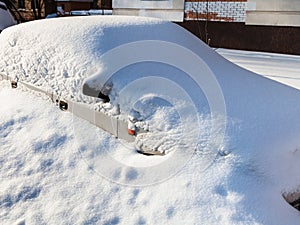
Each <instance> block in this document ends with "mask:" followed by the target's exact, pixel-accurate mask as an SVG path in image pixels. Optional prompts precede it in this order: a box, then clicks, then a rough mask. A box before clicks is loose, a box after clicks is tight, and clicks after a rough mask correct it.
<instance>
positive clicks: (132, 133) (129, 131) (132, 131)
mask: <svg viewBox="0 0 300 225" xmlns="http://www.w3.org/2000/svg"><path fill="white" fill-rule="evenodd" d="M127 131H128V134H130V135H135V130H131V129H128V130H127Z"/></svg>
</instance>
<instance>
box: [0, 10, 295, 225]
mask: <svg viewBox="0 0 300 225" xmlns="http://www.w3.org/2000/svg"><path fill="white" fill-rule="evenodd" d="M79 23H80V24H83V25H82V26H81V27H78V24H79ZM27 29H29V30H31V32H30V33H24V32H23V30H27ZM158 42H160V43H167V45H160V44H159V45H148V47H149V46H152V48H145V45H142V47H141V48H135V49H131V51H125V52H122V54H120V56H124V54H125V53H127V55H126V54H125V56H126V57H121V58H118V55H115V56H116V58H111V60H107V59H108V58H106V56H109V54H110V53H114V51H115V50H116V49H120V48H122V47H124V46H125V47H127V46H131V44H139V43H151V44H153V43H154V44H155V43H158ZM0 43H1V47H0V49H1V51H0V58H1V61H0V70H1V71H2V72H5V73H6V74H8V75H10V76H11V77H13V78H14V79H16V80H23V81H26V82H30V83H32V84H34V85H37V86H40V87H43V88H49V89H52V90H54V91H55V92H56V93H58V94H60V95H61V96H65V97H66V98H72V99H74V100H76V101H80V102H85V103H87V104H95V103H96V106H99V110H107V111H108V113H109V111H110V108H112V107H113V106H114V105H115V104H119V105H120V109H121V113H123V114H125V115H128V114H134V117H135V118H137V119H138V117H139V116H141V117H142V119H143V122H147V123H146V124H144V123H143V124H141V126H146V125H147V126H149V130H150V131H151V132H150V134H151V135H150V136H147V135H143V136H142V137H141V139H140V140H141V141H142V143H143V144H145V145H151V146H154V147H155V148H156V147H157V148H159V147H160V148H162V151H163V150H166V149H173V150H174V151H173V152H174V154H170V155H167V157H166V158H164V159H162V158H157V157H154V158H150V159H149V157H146V158H145V157H143V156H139V155H137V154H135V153H134V152H132V151H130V150H128V149H126V143H120V142H118V141H117V140H114V139H113V138H111V137H109V136H107V135H106V134H105V133H103V132H101V131H100V130H98V129H96V128H93V127H92V126H91V125H90V124H86V123H85V122H84V121H82V120H80V119H76V118H74V121H73V122H72V125H73V130H72V131H70V128H69V122H68V123H64V122H63V121H61V122H60V123H58V122H57V123H54V122H53V121H55V119H56V118H57V117H56V116H57V115H56V113H54V115H53V116H49V120H52V123H53V124H55V126H53V127H51V125H49V123H50V121H48V122H47V125H41V126H42V127H43V128H44V129H46V130H47V128H45V127H48V126H50V127H51V128H49V129H51V131H49V132H46V134H45V136H42V137H38V135H37V134H36V133H38V132H37V130H39V129H38V128H33V129H34V130H35V132H34V135H33V136H34V137H31V136H30V134H27V138H28V141H26V150H27V151H28V154H29V155H30V156H31V157H30V159H29V161H32V160H34V162H33V165H36V166H38V165H39V162H37V161H39V160H38V158H37V157H41V158H42V159H44V160H46V158H45V157H46V155H47V158H48V160H49V157H50V161H43V162H44V163H43V165H44V166H42V165H41V166H40V167H39V168H46V170H44V169H36V170H33V171H31V173H29V172H28V171H29V170H30V168H29V167H30V166H27V167H26V171H27V172H28V173H26V174H28V176H29V177H31V176H32V177H35V178H37V179H41V180H42V183H40V182H32V183H31V184H32V185H30V186H29V188H28V185H27V186H26V187H27V188H26V187H19V188H18V193H25V194H23V195H22V194H18V193H11V192H12V191H11V190H12V189H11V188H12V187H14V186H15V185H16V184H15V183H14V182H13V181H12V180H10V181H9V185H8V186H5V188H3V189H4V194H3V195H2V197H1V203H2V205H1V207H2V208H4V209H5V219H6V221H11V218H16V217H17V215H18V214H22V215H24V214H25V213H24V212H25V211H26V209H27V207H28V204H27V203H28V200H32V201H33V203H34V207H35V210H34V213H33V214H34V215H32V216H31V215H28V214H26V215H28V217H29V219H27V220H29V221H31V222H33V223H40V222H41V221H44V220H50V221H53V222H54V223H55V222H58V221H60V220H64V221H66V223H68V222H69V223H74V221H80V222H78V223H86V224H93V223H106V222H107V224H109V223H111V224H119V223H123V224H126V223H127V224H128V223H131V224H132V223H136V224H145V223H150V224H158V223H161V224H162V223H170V224H176V223H178V221H181V222H182V221H185V222H186V223H188V224H199V221H200V223H202V221H203V223H204V224H219V223H220V221H221V223H223V224H274V223H280V224H297V223H298V221H299V213H298V212H297V211H296V210H295V209H293V208H292V207H291V206H290V205H288V203H286V202H285V200H284V199H283V197H282V193H284V192H286V191H291V190H295V189H297V188H298V187H299V184H300V180H299V176H298V171H299V167H300V156H299V151H298V146H299V144H300V143H299V140H300V117H299V112H300V105H299V104H298V103H299V101H300V92H299V91H298V90H296V89H293V88H291V87H288V86H285V85H283V84H280V83H277V82H275V81H272V80H269V79H266V78H264V77H261V76H259V75H257V74H254V73H252V72H250V71H247V70H245V69H242V68H241V67H238V66H236V65H234V64H232V63H231V62H229V61H227V60H226V59H224V58H223V57H221V56H220V55H218V54H217V53H216V52H215V51H213V50H212V49H210V48H209V47H207V46H206V45H205V44H204V43H202V42H201V41H199V40H198V39H197V38H196V37H194V36H193V35H191V34H190V33H188V32H187V31H185V30H184V29H183V28H181V27H179V26H177V25H175V24H172V23H170V22H165V21H161V20H157V19H149V18H136V17H105V16H104V17H84V18H81V17H76V18H62V19H50V20H46V21H35V22H32V23H26V24H22V25H18V26H15V27H11V28H9V29H6V30H4V31H3V33H2V34H1V35H0ZM146 46H147V45H146ZM157 46H158V47H157ZM166 46H168V51H165V50H166V48H165V47H166ZM170 46H171V48H169V47H170ZM174 46H175V47H174ZM173 47H174V48H173ZM178 48H181V49H183V51H179V52H174V51H173V50H174V49H178ZM141 50H142V51H141ZM146 50H147V51H146ZM170 53H172V54H170ZM148 54H150V56H151V57H152V58H151V57H149V55H148ZM155 54H157V55H155ZM141 55H142V56H145V57H146V58H143V60H142V61H137V62H135V63H134V62H132V61H130V62H129V63H127V61H126V60H128V59H132V58H134V57H136V56H141ZM154 56H156V58H153V57H154ZM147 57H148V58H147ZM161 57H164V58H163V60H161ZM103 59H105V60H103ZM158 59H159V60H158ZM194 59H197V60H198V63H196V64H195V63H194V62H196V61H193V60H194ZM137 60H138V59H137ZM168 60H169V61H168ZM172 60H173V61H172ZM189 61H190V62H191V63H190V64H189ZM173 62H176V63H178V64H173ZM192 62H193V63H192ZM115 63H123V64H122V66H121V68H118V67H113V65H115ZM181 63H182V64H181ZM187 65H189V67H188V66H187ZM111 68H113V69H116V68H117V70H115V71H113V73H112V76H110V77H109V79H108V80H105V82H104V83H102V81H101V75H103V74H107V71H109V70H111ZM183 68H184V70H186V71H184V70H183ZM108 74H109V73H108ZM191 74H192V75H191ZM194 74H195V75H194ZM208 78H212V80H211V79H208ZM207 79H208V80H207ZM91 81H93V82H91ZM98 81H99V82H98ZM106 81H109V82H111V83H112V84H113V85H112V89H111V91H110V92H109V95H110V99H111V103H110V104H102V103H101V101H98V100H95V98H93V97H91V96H86V95H83V94H82V86H83V85H84V83H85V82H86V83H87V84H88V85H89V87H91V88H92V89H93V90H97V91H100V90H101V89H102V87H103V85H104V86H105V83H106ZM206 81H208V82H206ZM125 87H126V89H124V88H125ZM129 87H130V88H129ZM4 90H5V91H2V92H1V95H2V96H3V97H2V98H1V99H2V100H3V99H4V97H5V96H6V92H8V93H9V91H7V89H5V88H4ZM220 93H221V96H220V95H219V94H220ZM185 96H186V97H185ZM19 97H20V96H18V97H17V96H16V98H18V99H19V100H18V101H19V102H23V101H26V102H27V100H25V99H26V98H25V96H22V97H20V98H19ZM29 98H31V97H29ZM33 101H34V100H28V102H33ZM2 104H3V105H7V108H9V109H11V107H14V105H13V103H10V104H7V103H6V102H5V101H4V102H3V103H2ZM29 104H30V103H29ZM39 104H42V103H40V101H39ZM24 107H25V106H24ZM17 108H18V111H17V112H16V115H15V116H14V115H13V118H11V116H10V115H7V114H5V116H3V121H6V123H5V124H4V125H3V126H2V128H1V129H2V130H3V131H5V132H6V134H5V135H3V137H2V138H1V140H3V143H6V144H5V146H7V145H11V144H13V141H12V139H13V136H14V132H13V131H11V129H12V130H14V129H17V127H20V129H24V128H25V127H26V126H27V125H28V124H27V122H26V121H31V119H30V118H31V117H30V118H28V117H26V115H25V117H24V118H27V119H24V118H23V117H21V116H24V115H23V113H22V112H20V109H19V107H17ZM38 109H39V108H34V111H37V112H41V113H42V111H40V110H38ZM45 109H47V110H49V111H47V115H51V114H52V109H50V108H47V107H45ZM224 109H225V110H224ZM29 111H30V109H29ZM6 112H7V111H6ZM8 114H9V113H8ZM34 115H36V116H35V117H37V118H39V119H42V116H37V114H36V113H35V114H34ZM137 115H138V116H137ZM58 117H59V116H58ZM66 117H68V116H66ZM22 118H23V119H22ZM32 120H34V119H32ZM68 120H70V117H68ZM24 121H25V122H24ZM139 122H141V121H137V123H139ZM30 124H31V125H32V126H33V127H34V124H35V122H33V121H32V122H30ZM50 124H51V123H50ZM31 125H30V126H31ZM57 126H58V127H59V129H58V128H57ZM181 127H184V129H181ZM224 128H226V129H224ZM18 129H19V128H18ZM25 129H26V128H25ZM183 131H184V132H183ZM24 132H25V131H23V133H24ZM56 133H59V135H58V136H57V135H56ZM18 137H19V136H18ZM181 139H184V140H183V141H181ZM178 140H180V141H179V142H178ZM70 142H76V144H75V149H76V150H75V152H76V155H75V156H72V152H73V151H72V150H71V149H73V147H74V146H73V145H71V144H70ZM158 142H161V143H160V144H159V145H158V146H155V144H156V143H158ZM43 143H47V144H45V145H44V144H43ZM124 145H125V147H124ZM13 146H15V145H13ZM195 149H196V151H195ZM52 150H55V151H52ZM57 150H59V151H57ZM4 151H5V152H9V148H8V147H5V148H4ZM4 151H2V152H1V154H2V155H1V157H2V159H3V160H4V157H5V154H4ZM49 151H50V153H49ZM64 151H66V152H64ZM14 152H15V153H10V154H16V155H17V156H15V157H14V158H13V160H16V159H18V160H20V159H19V157H20V154H21V152H22V149H21V148H20V146H15V147H14ZM57 152H59V153H57ZM182 152H183V153H188V154H190V153H193V157H191V158H190V157H189V158H188V159H189V160H187V159H185V158H182V157H181V156H183V157H184V155H182ZM175 153H178V154H175ZM194 153H195V154H194ZM60 154H62V156H61V157H62V159H59V155H60ZM63 154H67V156H66V157H69V159H70V160H71V158H72V160H73V161H72V160H71V161H72V162H73V163H72V162H70V161H69V160H68V159H66V158H64V157H65V156H63ZM80 154H81V157H83V158H84V160H85V161H86V162H87V165H88V166H87V167H86V168H85V167H84V166H83V164H82V163H81V162H80V160H79V158H80V156H77V155H80ZM108 156H109V157H110V158H113V159H114V164H108V163H107V162H108V161H107V160H109V157H108ZM74 157H75V158H74ZM51 159H52V161H51ZM54 159H55V160H54ZM103 159H104V160H103ZM21 161H22V160H21ZM4 162H5V163H4V164H5V168H7V170H8V171H10V172H11V173H12V174H14V175H16V174H19V172H17V171H14V169H13V166H12V165H11V164H10V162H7V160H4ZM99 162H101V163H99ZM109 162H112V161H109ZM115 162H119V163H115ZM187 162H188V164H187ZM22 163H24V164H26V165H27V162H26V161H24V160H23V161H22ZM22 163H21V164H22ZM47 165H48V166H47ZM52 165H53V166H52ZM24 168H25V167H24ZM20 170H21V171H23V170H22V166H20ZM60 170H61V171H64V173H63V174H61V173H60V172H59V171H60ZM79 170H80V171H79ZM179 171H181V173H178V172H179ZM69 172H70V173H69ZM1 174H3V176H4V177H5V178H6V179H9V174H7V173H6V172H4V171H3V172H1ZM41 174H42V175H43V174H47V175H49V176H50V178H49V179H46V178H45V179H44V178H42V175H41ZM97 174H100V175H102V176H103V174H104V177H105V178H108V179H109V180H112V181H114V182H116V183H122V184H126V185H128V186H134V187H135V188H136V189H134V190H131V189H130V188H129V187H123V186H121V187H120V186H118V185H116V184H113V183H107V182H106V181H104V180H103V179H102V178H99V177H98V176H96V175H97ZM77 175H78V176H79V177H78V179H79V181H78V182H77V181H76V179H77V178H76V176H77ZM65 177H67V178H68V179H69V181H70V183H68V184H66V183H65V182H64V179H65ZM97 177H98V178H99V181H98V180H97ZM170 177H172V179H169V180H166V179H167V178H170ZM287 177H288V178H287ZM162 178H163V179H162ZM19 179H20V180H21V181H23V182H24V183H26V181H25V180H23V178H22V176H20V177H19ZM53 180H55V181H56V182H57V183H58V185H50V186H51V187H52V188H53V190H52V191H50V193H49V194H48V195H47V193H48V191H49V190H50V189H51V188H49V187H48V186H47V185H49V182H51V181H53ZM158 181H164V182H162V183H161V184H156V185H154V186H150V187H144V188H142V187H140V186H141V185H144V184H151V183H157V182H158ZM43 182H45V183H46V184H44V183H43ZM29 183H30V182H29ZM102 185H103V186H102ZM58 186H61V188H63V189H65V190H70V192H69V193H73V194H74V197H73V196H72V194H69V193H66V192H64V191H65V190H61V189H60V188H59V187H58ZM57 189H60V190H61V192H59V194H58V195H59V196H62V195H65V196H66V197H67V199H68V202H67V203H66V202H63V201H62V200H61V199H60V198H59V196H56V193H57V192H56V190H57ZM77 189H80V190H84V189H86V190H87V193H88V194H87V195H88V196H87V197H86V199H85V197H84V195H82V193H77ZM99 190H100V191H99ZM67 192H68V191H67ZM97 193H100V195H97ZM49 195H50V196H56V198H54V199H53V201H54V202H55V203H56V204H61V205H62V207H61V208H57V209H52V210H51V212H52V213H53V214H55V216H54V217H52V216H51V215H49V214H48V213H46V208H47V206H41V204H42V202H41V201H42V199H48V200H49V202H51V201H52V199H51V198H49ZM129 195H130V196H132V198H131V200H126V201H125V200H123V198H122V197H124V196H126V197H128V196H129ZM18 196H21V197H18ZM26 196H27V197H26ZM28 196H29V197H28ZM31 197H32V198H31ZM94 197H95V198H96V202H95V200H94ZM126 197H125V198H126ZM8 199H12V200H10V201H9V200H8ZM76 199H77V200H78V199H80V200H79V201H83V202H85V204H86V205H85V210H84V212H81V210H80V209H79V207H77V206H76V203H78V201H77V200H76ZM162 199H163V200H162ZM120 202H121V203H120ZM102 203H103V204H104V205H105V206H106V209H103V208H101V204H102ZM127 203H128V204H127ZM11 207H15V208H14V209H13V210H12V211H10V209H11ZM40 207H41V208H40ZM39 208H40V209H39ZM128 211H135V212H136V213H137V214H138V215H134V216H133V217H132V218H129V216H128ZM149 211H151V213H149ZM144 212H148V213H146V215H145V213H144ZM162 212H164V213H162ZM66 214H67V215H70V217H69V218H66V217H65V216H64V215H66ZM77 214H78V215H77ZM90 214H92V215H90ZM38 215H40V216H41V217H43V218H44V220H42V219H41V220H38V219H36V218H37V217H38ZM8 223H9V222H8Z"/></svg>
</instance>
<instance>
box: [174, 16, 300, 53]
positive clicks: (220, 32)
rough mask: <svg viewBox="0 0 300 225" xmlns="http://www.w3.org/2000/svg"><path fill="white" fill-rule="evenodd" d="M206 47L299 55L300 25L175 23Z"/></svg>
mask: <svg viewBox="0 0 300 225" xmlns="http://www.w3.org/2000/svg"><path fill="white" fill-rule="evenodd" d="M178 24H179V25H180V26H182V27H184V28H186V29H187V30H189V31H191V32H192V33H194V34H195V35H196V36H198V37H199V38H200V39H202V40H203V41H204V42H205V41H206V32H205V30H207V36H208V39H210V46H212V47H215V48H230V49H242V50H251V51H265V52H277V53H285V54H295V55H300V42H299V41H297V40H299V37H300V27H287V26H260V25H246V24H245V23H236V22H231V23H224V22H217V21H208V22H207V23H206V21H195V20H188V21H184V22H183V23H178Z"/></svg>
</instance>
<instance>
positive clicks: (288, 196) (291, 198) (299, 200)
mask: <svg viewBox="0 0 300 225" xmlns="http://www.w3.org/2000/svg"><path fill="white" fill-rule="evenodd" d="M282 197H283V198H284V199H285V200H286V201H287V203H289V204H290V205H291V206H293V207H294V208H295V209H297V210H298V211H300V191H297V192H290V193H283V194H282Z"/></svg>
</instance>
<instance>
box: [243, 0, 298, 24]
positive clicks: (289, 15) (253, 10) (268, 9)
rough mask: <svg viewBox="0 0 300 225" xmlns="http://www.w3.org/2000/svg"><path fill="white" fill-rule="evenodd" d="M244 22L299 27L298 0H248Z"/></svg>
mask: <svg viewBox="0 0 300 225" xmlns="http://www.w3.org/2000/svg"><path fill="white" fill-rule="evenodd" d="M246 24H249V25H250V24H251V25H273V26H296V27H300V1H299V0H272V1H266V0H248V9H247V17H246Z"/></svg>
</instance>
